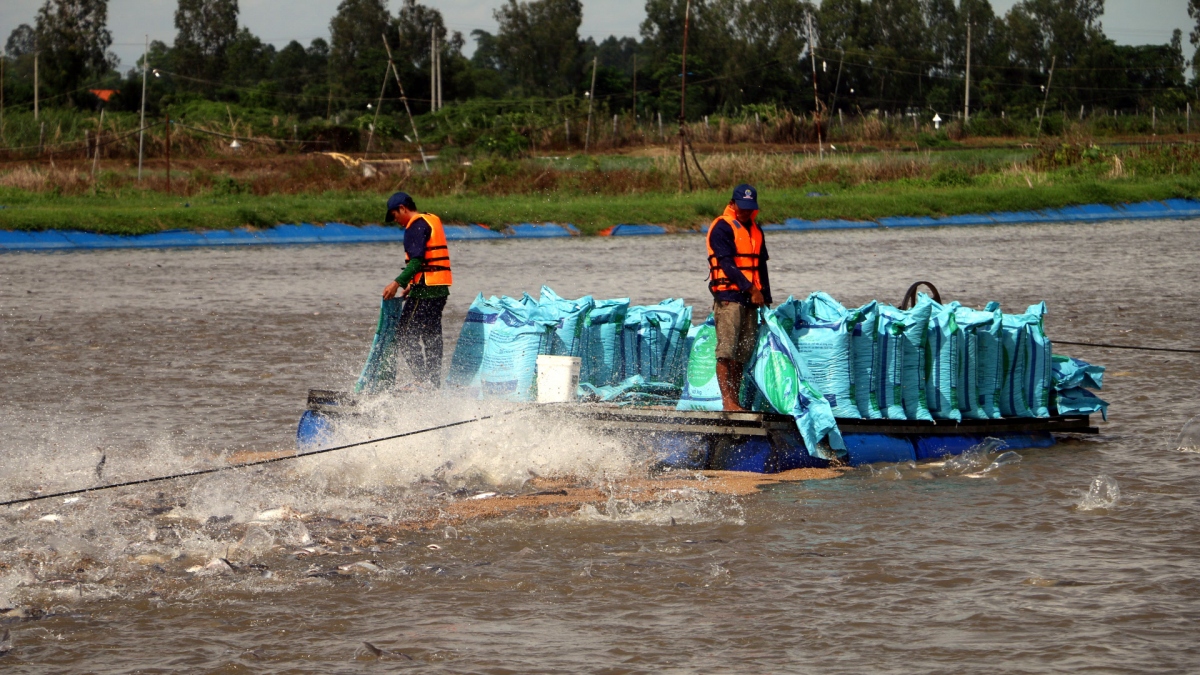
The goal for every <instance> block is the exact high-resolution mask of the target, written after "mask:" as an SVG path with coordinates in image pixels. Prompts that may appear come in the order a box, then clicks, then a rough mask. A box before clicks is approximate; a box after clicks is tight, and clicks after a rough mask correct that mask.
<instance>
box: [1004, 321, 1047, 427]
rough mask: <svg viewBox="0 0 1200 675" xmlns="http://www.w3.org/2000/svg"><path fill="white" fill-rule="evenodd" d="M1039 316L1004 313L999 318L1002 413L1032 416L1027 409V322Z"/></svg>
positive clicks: (1028, 348)
mask: <svg viewBox="0 0 1200 675" xmlns="http://www.w3.org/2000/svg"><path fill="white" fill-rule="evenodd" d="M1039 320H1040V319H1039V317H1036V316H1029V315H1027V314H1004V315H1003V316H1002V317H1001V321H1000V373H1001V383H1000V397H999V400H998V404H999V406H1000V414H1001V415H1003V416H1004V417H1033V411H1032V410H1030V409H1029V394H1028V387H1029V384H1028V383H1029V376H1030V359H1029V357H1030V354H1031V353H1032V351H1033V350H1032V349H1031V347H1030V344H1029V343H1030V341H1031V340H1032V339H1033V337H1032V335H1031V334H1030V332H1029V324H1030V323H1036V322H1038V321H1039Z"/></svg>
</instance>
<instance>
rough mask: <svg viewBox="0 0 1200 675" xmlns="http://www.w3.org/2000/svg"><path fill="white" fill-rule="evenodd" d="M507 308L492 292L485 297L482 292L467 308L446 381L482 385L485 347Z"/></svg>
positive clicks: (457, 385)
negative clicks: (480, 382)
mask: <svg viewBox="0 0 1200 675" xmlns="http://www.w3.org/2000/svg"><path fill="white" fill-rule="evenodd" d="M502 311H504V309H503V308H502V307H501V306H500V300H499V299H498V298H496V297H495V296H492V298H491V299H490V300H485V299H484V298H483V294H482V293H480V294H479V295H478V296H476V297H475V300H474V301H473V302H472V303H471V306H470V308H468V309H467V318H466V320H464V321H463V326H462V329H461V330H460V331H459V332H458V342H457V343H455V345H454V355H453V356H452V357H451V358H450V370H449V371H448V372H447V373H446V384H448V385H451V386H455V387H478V386H479V369H480V368H481V367H482V366H483V350H484V347H485V346H486V345H487V339H488V334H489V333H491V330H492V326H493V325H494V324H495V323H496V319H497V318H498V317H499V316H500V313H501V312H502Z"/></svg>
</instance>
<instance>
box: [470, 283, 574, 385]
mask: <svg viewBox="0 0 1200 675" xmlns="http://www.w3.org/2000/svg"><path fill="white" fill-rule="evenodd" d="M546 290H549V289H546ZM583 300H584V301H575V303H571V302H569V301H564V300H562V299H561V298H558V297H557V296H554V295H553V293H551V294H550V295H549V296H546V297H543V301H542V302H539V301H538V300H535V299H534V298H532V297H531V296H530V295H529V294H525V295H523V296H522V297H521V299H520V300H515V299H513V298H509V297H502V298H497V297H495V296H492V297H491V298H489V299H486V300H485V299H484V297H483V295H482V294H480V295H479V296H477V297H476V298H475V301H474V302H472V303H471V307H470V308H469V309H468V310H467V318H466V320H465V321H464V322H463V327H462V330H461V331H460V332H459V336H458V343H457V344H456V345H455V346H454V355H453V356H452V357H451V358H450V370H449V372H448V373H447V375H446V384H448V385H451V386H456V387H466V388H468V389H470V390H472V391H473V392H474V393H475V394H477V395H479V396H495V397H500V398H507V399H510V400H514V401H530V400H533V399H534V398H535V397H536V395H537V389H536V386H537V357H538V356H539V355H541V354H551V353H553V352H554V350H555V348H559V349H562V348H566V349H571V348H574V347H575V345H576V343H577V342H578V341H579V340H578V332H579V328H578V327H577V324H578V323H579V321H578V317H574V320H573V321H572V318H573V316H574V315H572V313H571V312H572V307H573V306H574V304H582V305H585V306H586V305H587V304H588V303H587V302H586V300H587V299H586V298H585V299H583ZM564 305H569V306H567V307H564ZM578 313H580V312H579V311H578V310H576V314H578Z"/></svg>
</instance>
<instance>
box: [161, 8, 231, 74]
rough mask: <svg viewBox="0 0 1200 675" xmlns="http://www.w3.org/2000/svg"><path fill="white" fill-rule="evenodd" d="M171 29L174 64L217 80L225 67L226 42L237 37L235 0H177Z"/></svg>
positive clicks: (181, 68)
mask: <svg viewBox="0 0 1200 675" xmlns="http://www.w3.org/2000/svg"><path fill="white" fill-rule="evenodd" d="M175 29H176V30H177V31H178V32H177V33H176V35H175V49H174V50H173V51H174V53H173V55H172V57H173V62H174V63H173V66H174V68H175V69H177V70H178V71H179V72H180V74H182V75H186V76H188V77H194V78H198V79H203V80H210V81H212V82H218V81H219V80H220V79H221V78H222V77H223V76H224V75H225V71H226V69H227V68H228V63H227V62H226V52H227V50H228V49H229V45H230V44H232V43H233V41H234V40H236V39H237V37H238V3H237V0H179V6H178V8H177V9H176V10H175ZM199 88H201V89H211V87H205V86H203V85H202V86H200V87H199Z"/></svg>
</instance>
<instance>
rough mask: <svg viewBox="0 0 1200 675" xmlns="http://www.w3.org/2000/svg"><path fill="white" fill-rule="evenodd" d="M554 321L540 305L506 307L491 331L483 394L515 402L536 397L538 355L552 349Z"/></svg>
mask: <svg viewBox="0 0 1200 675" xmlns="http://www.w3.org/2000/svg"><path fill="white" fill-rule="evenodd" d="M553 330H554V324H553V323H552V322H550V321H548V320H546V319H544V318H542V316H541V314H540V312H538V311H537V308H536V306H534V307H533V308H525V307H523V306H522V303H519V302H513V303H509V306H507V307H505V308H504V310H503V311H502V312H500V316H499V317H497V319H496V321H495V323H494V324H493V325H492V329H491V331H490V332H489V333H488V339H487V344H486V345H485V346H484V348H483V366H482V367H481V368H480V372H479V385H480V390H481V394H482V395H483V396H485V397H497V398H506V399H509V400H512V401H532V400H533V399H534V397H535V396H536V393H537V392H536V390H535V385H536V383H537V357H538V355H539V354H546V353H548V352H549V350H550V343H551V340H552V338H551V336H552V335H553Z"/></svg>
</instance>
